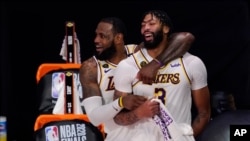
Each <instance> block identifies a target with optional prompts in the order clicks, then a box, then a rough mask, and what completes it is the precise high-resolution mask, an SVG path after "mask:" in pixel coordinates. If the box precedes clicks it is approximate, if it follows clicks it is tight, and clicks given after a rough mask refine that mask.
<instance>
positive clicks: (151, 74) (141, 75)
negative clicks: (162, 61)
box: [137, 61, 160, 85]
mask: <svg viewBox="0 0 250 141" xmlns="http://www.w3.org/2000/svg"><path fill="white" fill-rule="evenodd" d="M159 68H160V65H159V64H158V63H157V62H156V61H151V62H149V63H148V64H146V65H145V66H143V67H142V68H141V69H140V70H139V72H138V73H137V78H138V79H139V80H140V81H142V82H143V83H144V84H150V85H151V84H152V83H153V82H154V80H155V78H156V75H157V73H158V69H159Z"/></svg>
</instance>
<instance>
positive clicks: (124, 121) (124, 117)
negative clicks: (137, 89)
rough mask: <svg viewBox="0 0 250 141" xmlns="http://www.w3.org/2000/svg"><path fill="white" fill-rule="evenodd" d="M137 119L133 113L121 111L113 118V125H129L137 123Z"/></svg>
mask: <svg viewBox="0 0 250 141" xmlns="http://www.w3.org/2000/svg"><path fill="white" fill-rule="evenodd" d="M138 120H139V118H138V117H137V116H136V114H135V112H134V111H128V110H126V109H123V110H122V111H121V112H120V113H118V114H117V115H116V116H115V117H114V121H115V123H117V124H119V125H130V124H133V123H135V122H137V121H138Z"/></svg>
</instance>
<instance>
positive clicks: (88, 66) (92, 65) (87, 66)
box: [80, 56, 97, 72]
mask: <svg viewBox="0 0 250 141" xmlns="http://www.w3.org/2000/svg"><path fill="white" fill-rule="evenodd" d="M96 68H97V60H96V58H95V57H94V56H93V57H90V58H88V59H87V60H85V61H83V62H82V64H81V67H80V72H85V71H87V70H90V71H91V70H92V69H96Z"/></svg>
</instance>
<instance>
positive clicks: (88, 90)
mask: <svg viewBox="0 0 250 141" xmlns="http://www.w3.org/2000/svg"><path fill="white" fill-rule="evenodd" d="M80 82H81V85H82V90H83V97H84V99H85V98H87V97H90V96H100V95H101V91H100V88H99V85H98V83H97V67H96V63H95V62H93V61H90V60H87V61H85V62H83V63H82V65H81V68H80Z"/></svg>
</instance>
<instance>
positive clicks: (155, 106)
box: [135, 99, 160, 119]
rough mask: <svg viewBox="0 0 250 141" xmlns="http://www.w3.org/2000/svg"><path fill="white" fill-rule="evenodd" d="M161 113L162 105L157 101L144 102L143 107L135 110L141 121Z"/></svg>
mask: <svg viewBox="0 0 250 141" xmlns="http://www.w3.org/2000/svg"><path fill="white" fill-rule="evenodd" d="M159 113H160V104H159V102H157V101H152V100H151V99H149V100H147V101H146V102H144V103H143V104H142V105H141V106H139V107H138V108H137V109H135V114H136V115H137V117H138V118H139V119H142V118H148V117H149V118H151V117H153V116H154V115H157V114H159Z"/></svg>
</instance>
